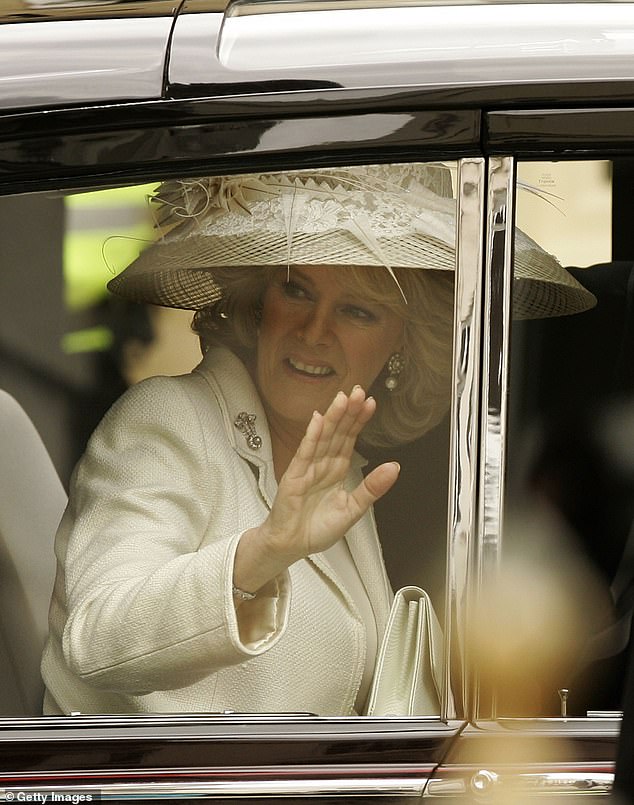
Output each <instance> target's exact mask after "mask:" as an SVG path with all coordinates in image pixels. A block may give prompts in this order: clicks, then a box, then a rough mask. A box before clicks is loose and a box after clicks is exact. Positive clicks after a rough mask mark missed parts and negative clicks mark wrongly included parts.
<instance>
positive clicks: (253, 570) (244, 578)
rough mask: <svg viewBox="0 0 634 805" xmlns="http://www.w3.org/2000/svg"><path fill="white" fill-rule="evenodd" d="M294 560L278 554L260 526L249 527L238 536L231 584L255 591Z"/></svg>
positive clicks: (249, 591)
mask: <svg viewBox="0 0 634 805" xmlns="http://www.w3.org/2000/svg"><path fill="white" fill-rule="evenodd" d="M293 561H294V560H289V559H287V558H286V557H283V556H280V555H279V554H278V553H277V552H276V551H275V549H274V548H272V547H271V544H270V542H269V540H268V535H267V530H266V528H265V527H264V524H263V525H262V526H258V527H256V528H250V529H249V530H248V531H245V532H244V534H242V536H241V537H240V541H239V542H238V546H237V548H236V554H235V558H234V565H233V586H234V587H235V588H237V589H239V590H243V591H244V592H248V593H257V591H258V590H259V589H260V588H261V587H263V586H264V585H265V584H266V583H267V582H269V581H271V580H272V579H274V578H275V577H276V576H279V575H280V573H283V572H284V571H285V570H287V569H288V568H289V567H290V565H291V564H293Z"/></svg>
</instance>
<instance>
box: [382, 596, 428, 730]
mask: <svg viewBox="0 0 634 805" xmlns="http://www.w3.org/2000/svg"><path fill="white" fill-rule="evenodd" d="M442 657H443V636H442V630H441V628H440V624H439V623H438V618H437V617H436V613H435V612H434V608H433V607H432V603H431V600H430V598H429V596H428V595H427V593H426V592H425V591H424V590H421V589H420V587H403V588H402V589H400V590H399V591H398V592H397V593H396V595H395V596H394V603H393V604H392V609H391V610H390V616H389V618H388V622H387V627H386V629H385V635H384V636H383V640H382V642H381V645H380V647H379V653H378V656H377V661H376V666H375V669H374V678H373V680H372V685H371V687H370V693H369V695H368V704H367V707H366V714H367V715H369V716H384V715H398V716H439V715H440V699H441V691H442V668H443V663H442Z"/></svg>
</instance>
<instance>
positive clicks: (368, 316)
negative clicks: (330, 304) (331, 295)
mask: <svg viewBox="0 0 634 805" xmlns="http://www.w3.org/2000/svg"><path fill="white" fill-rule="evenodd" d="M344 312H345V313H346V315H348V316H350V317H351V318H353V319H358V320H359V321H368V322H369V321H376V316H375V315H374V313H372V312H370V311H369V310H366V309H365V308H362V307H357V306H356V305H348V306H347V307H346V308H344Z"/></svg>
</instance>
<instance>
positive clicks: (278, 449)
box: [267, 412, 304, 482]
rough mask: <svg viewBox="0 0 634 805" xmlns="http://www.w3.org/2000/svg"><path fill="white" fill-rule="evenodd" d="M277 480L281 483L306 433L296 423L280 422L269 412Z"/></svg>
mask: <svg viewBox="0 0 634 805" xmlns="http://www.w3.org/2000/svg"><path fill="white" fill-rule="evenodd" d="M267 417H268V424H269V433H270V435H271V451H272V453H273V467H274V469H275V478H276V480H277V481H278V482H279V480H280V478H281V477H282V475H284V473H285V472H286V470H287V468H288V465H289V464H290V463H291V461H292V459H293V456H294V455H295V453H296V452H297V448H298V447H299V445H300V442H301V440H302V439H303V437H304V431H303V430H302V429H301V428H298V427H297V426H296V425H295V424H294V423H288V424H287V423H285V422H280V421H279V420H277V419H276V417H275V416H270V415H269V413H268V412H267Z"/></svg>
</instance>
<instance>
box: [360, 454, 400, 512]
mask: <svg viewBox="0 0 634 805" xmlns="http://www.w3.org/2000/svg"><path fill="white" fill-rule="evenodd" d="M400 471H401V466H400V464H398V463H397V462H396V461H388V462H387V463H386V464H380V465H379V466H378V467H376V468H375V469H373V470H372V472H371V473H370V474H369V475H368V476H367V477H366V478H364V479H363V481H362V482H361V483H360V484H359V486H358V487H357V488H356V489H355V490H354V492H353V493H352V496H353V498H354V499H355V501H356V503H357V505H358V506H359V509H360V510H361V514H363V513H364V512H365V511H366V510H367V509H369V507H370V506H371V505H372V504H373V503H375V502H376V501H377V500H378V499H379V498H380V497H383V495H384V494H385V493H386V492H389V490H390V489H391V488H392V487H393V486H394V484H395V483H396V480H397V478H398V475H399V473H400Z"/></svg>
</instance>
